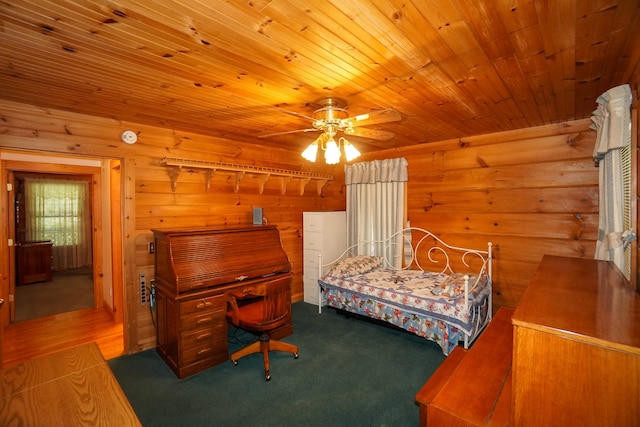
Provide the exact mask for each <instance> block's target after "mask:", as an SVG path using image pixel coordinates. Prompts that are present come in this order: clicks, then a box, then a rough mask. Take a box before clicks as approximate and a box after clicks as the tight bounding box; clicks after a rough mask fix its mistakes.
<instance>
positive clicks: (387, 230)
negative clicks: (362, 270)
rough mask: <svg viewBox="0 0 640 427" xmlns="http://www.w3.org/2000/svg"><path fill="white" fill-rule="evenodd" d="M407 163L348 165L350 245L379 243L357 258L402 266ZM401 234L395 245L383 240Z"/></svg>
mask: <svg viewBox="0 0 640 427" xmlns="http://www.w3.org/2000/svg"><path fill="white" fill-rule="evenodd" d="M407 165H408V162H407V160H406V159H404V158H397V159H386V160H374V161H372V162H361V163H356V164H353V165H351V166H349V165H346V166H345V183H346V186H347V244H348V245H349V246H352V245H354V244H356V243H357V242H359V241H363V240H367V241H376V242H380V243H377V244H368V245H363V246H361V247H360V246H359V247H358V253H357V254H358V255H376V256H383V257H385V258H386V260H387V262H388V263H390V264H391V265H393V266H394V267H400V266H401V264H402V246H403V241H402V233H398V232H399V231H401V230H402V228H403V227H404V224H405V221H406V218H405V216H406V213H405V204H406V203H405V197H406V194H405V193H406V182H407V180H408V178H409V174H408V171H407ZM394 233H398V235H397V242H396V243H395V244H394V245H385V244H384V243H382V242H384V241H387V240H388V239H389V238H391V237H392V236H393V235H394Z"/></svg>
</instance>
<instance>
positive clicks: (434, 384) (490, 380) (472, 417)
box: [416, 308, 514, 427]
mask: <svg viewBox="0 0 640 427" xmlns="http://www.w3.org/2000/svg"><path fill="white" fill-rule="evenodd" d="M513 313H514V310H511V309H508V308H501V309H500V310H498V313H497V314H496V315H495V316H494V318H493V320H492V321H491V323H490V324H489V326H487V329H486V330H485V331H484V332H483V333H482V335H481V336H480V338H478V340H477V341H476V343H475V344H474V345H473V346H472V348H471V349H470V350H464V349H463V348H461V347H458V348H456V349H455V350H454V351H453V352H452V353H451V354H450V355H449V356H448V357H447V359H446V360H445V361H444V362H443V363H442V365H441V366H440V367H439V368H438V369H437V370H436V372H435V373H434V374H433V375H432V376H431V378H429V380H428V381H427V382H426V383H425V384H424V386H423V387H422V388H421V389H420V391H419V392H418V394H417V395H416V402H417V403H418V404H419V405H420V426H427V425H432V426H456V427H458V426H486V425H489V426H506V425H508V424H509V417H510V411H511V359H512V352H513V327H512V324H511V317H512V316H513Z"/></svg>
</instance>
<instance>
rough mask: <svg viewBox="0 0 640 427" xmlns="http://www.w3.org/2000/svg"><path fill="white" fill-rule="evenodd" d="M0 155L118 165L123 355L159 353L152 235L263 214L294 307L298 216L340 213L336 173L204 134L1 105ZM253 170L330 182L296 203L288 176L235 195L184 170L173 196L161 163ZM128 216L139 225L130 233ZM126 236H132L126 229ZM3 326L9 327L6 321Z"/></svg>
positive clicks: (231, 187) (231, 188) (246, 181)
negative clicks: (146, 296)
mask: <svg viewBox="0 0 640 427" xmlns="http://www.w3.org/2000/svg"><path fill="white" fill-rule="evenodd" d="M0 118H1V121H0V149H2V150H3V151H8V150H12V151H13V150H20V151H29V152H39V153H42V152H46V153H50V154H57V155H65V156H68V155H72V156H77V157H91V158H106V159H124V162H123V164H124V167H123V170H122V171H121V175H122V177H123V183H122V185H123V191H122V194H123V198H124V204H123V207H122V215H123V216H122V219H123V228H124V230H125V236H124V242H123V246H124V250H125V266H124V270H125V271H126V272H127V273H126V279H125V281H126V283H125V288H126V290H125V292H126V296H127V309H128V310H129V313H128V316H126V317H127V318H126V319H125V322H127V323H129V324H130V325H131V327H130V329H131V330H130V334H129V336H128V337H126V338H125V339H128V342H129V344H130V345H129V350H130V351H138V350H141V349H144V348H149V347H153V346H155V331H154V327H153V323H152V321H151V315H150V313H149V309H148V305H141V304H140V303H139V301H140V296H139V289H138V286H137V281H138V276H139V274H140V273H145V275H146V278H147V280H148V279H150V278H152V277H153V273H154V258H153V255H151V254H148V250H147V244H148V242H149V241H151V240H152V233H151V231H150V230H151V229H153V228H173V227H201V226H218V225H234V224H251V223H252V208H253V207H261V208H262V209H263V214H264V217H265V218H266V219H267V220H268V222H269V223H270V224H275V225H277V226H278V227H279V229H280V233H281V238H282V242H283V246H284V249H285V251H286V253H287V255H288V256H289V258H290V260H291V263H292V265H293V270H292V271H293V277H294V280H293V299H294V300H295V301H298V300H302V297H303V295H302V292H303V286H302V213H303V212H305V211H332V210H344V208H345V197H344V190H343V183H344V170H343V166H342V165H335V166H327V165H324V164H323V163H318V164H316V165H312V167H313V169H310V166H309V164H308V163H307V162H306V161H305V160H304V159H302V157H300V153H298V152H291V151H286V150H280V149H278V148H276V147H274V148H270V147H264V146H253V145H250V144H240V143H235V142H233V141H229V140H223V139H219V138H210V137H207V136H205V135H194V134H187V133H180V132H177V131H173V130H169V129H162V128H155V127H149V126H142V125H137V124H133V123H121V122H117V121H114V120H108V119H103V118H98V117H92V116H85V115H79V114H73V113H66V112H62V111H55V110H47V109H41V108H37V107H32V106H29V105H24V104H16V103H10V102H5V101H0ZM125 129H131V130H133V131H135V132H136V133H138V142H137V143H136V144H135V145H127V144H124V143H122V142H120V134H121V132H122V131H123V130H125ZM166 156H169V157H178V158H186V159H195V160H204V161H213V162H225V163H233V164H244V165H254V166H261V167H270V168H278V169H286V170H294V171H311V172H314V173H320V174H327V175H332V176H334V177H335V179H334V180H333V181H329V182H328V183H327V184H326V186H325V187H324V188H323V191H322V194H321V195H318V193H317V185H316V182H315V181H311V182H310V183H309V184H307V186H306V187H305V192H304V194H303V195H300V190H299V182H297V179H296V178H293V179H292V181H291V183H289V184H288V186H287V187H286V192H285V193H284V194H283V193H282V181H281V179H280V178H271V179H269V180H268V181H267V182H266V183H265V185H264V190H263V192H262V194H261V193H260V190H259V178H258V176H254V175H252V174H251V173H247V174H246V175H245V176H244V178H243V179H242V180H241V181H240V186H239V190H238V191H237V193H236V192H235V188H236V187H235V179H234V176H233V175H231V174H229V173H225V172H221V171H218V172H215V173H214V174H213V177H212V178H211V182H210V189H209V191H207V190H206V186H205V182H206V180H205V175H204V173H203V172H202V171H199V170H195V169H194V170H191V169H189V168H184V169H183V170H182V171H181V172H180V174H179V176H178V178H177V185H176V191H175V192H173V191H172V188H171V173H170V170H169V169H168V168H166V167H164V166H162V165H161V159H163V158H164V157H166ZM132 215H133V217H134V218H135V219H134V221H133V224H134V225H133V226H127V223H131V222H132V221H131V220H132ZM127 230H129V231H127ZM2 269H3V271H0V275H1V278H2V282H1V283H0V293H2V296H4V297H5V298H6V296H7V295H6V294H7V289H8V283H7V275H8V271H4V270H5V267H4V266H3V267H2ZM5 324H6V320H5Z"/></svg>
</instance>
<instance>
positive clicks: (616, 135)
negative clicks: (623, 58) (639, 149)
mask: <svg viewBox="0 0 640 427" xmlns="http://www.w3.org/2000/svg"><path fill="white" fill-rule="evenodd" d="M631 100H632V97H631V89H630V87H629V85H622V86H617V87H614V88H613V89H610V90H608V91H607V92H605V93H604V94H602V95H601V96H600V97H598V100H597V103H598V108H597V109H596V110H595V111H594V112H593V113H592V116H591V121H592V125H591V128H592V129H594V130H595V131H596V135H597V136H596V145H595V149H594V153H593V155H594V159H595V162H596V165H597V166H598V167H599V193H600V194H599V197H600V207H599V210H600V217H599V223H598V240H597V242H596V253H595V258H596V259H600V260H607V261H613V262H614V263H615V264H616V266H617V267H618V268H619V269H620V270H621V271H623V272H624V271H625V270H626V269H625V255H624V249H625V247H626V245H628V244H629V243H630V242H631V240H632V239H633V238H634V234H633V230H625V227H624V205H625V200H624V199H625V198H624V184H623V160H622V152H621V151H622V150H623V149H624V148H626V147H629V146H630V144H631V113H630V110H631Z"/></svg>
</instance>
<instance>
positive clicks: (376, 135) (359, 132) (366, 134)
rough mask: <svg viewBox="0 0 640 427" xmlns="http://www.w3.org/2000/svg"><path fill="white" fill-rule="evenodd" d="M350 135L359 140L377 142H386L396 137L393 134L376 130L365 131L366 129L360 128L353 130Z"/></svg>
mask: <svg viewBox="0 0 640 427" xmlns="http://www.w3.org/2000/svg"><path fill="white" fill-rule="evenodd" d="M351 135H353V136H357V137H360V138H369V139H377V140H379V141H388V140H390V139H391V138H393V137H394V136H396V134H395V133H393V132H387V131H384V130H378V129H367V128H361V127H357V128H355V129H354V131H353V133H352V134H351ZM347 139H348V137H347Z"/></svg>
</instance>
